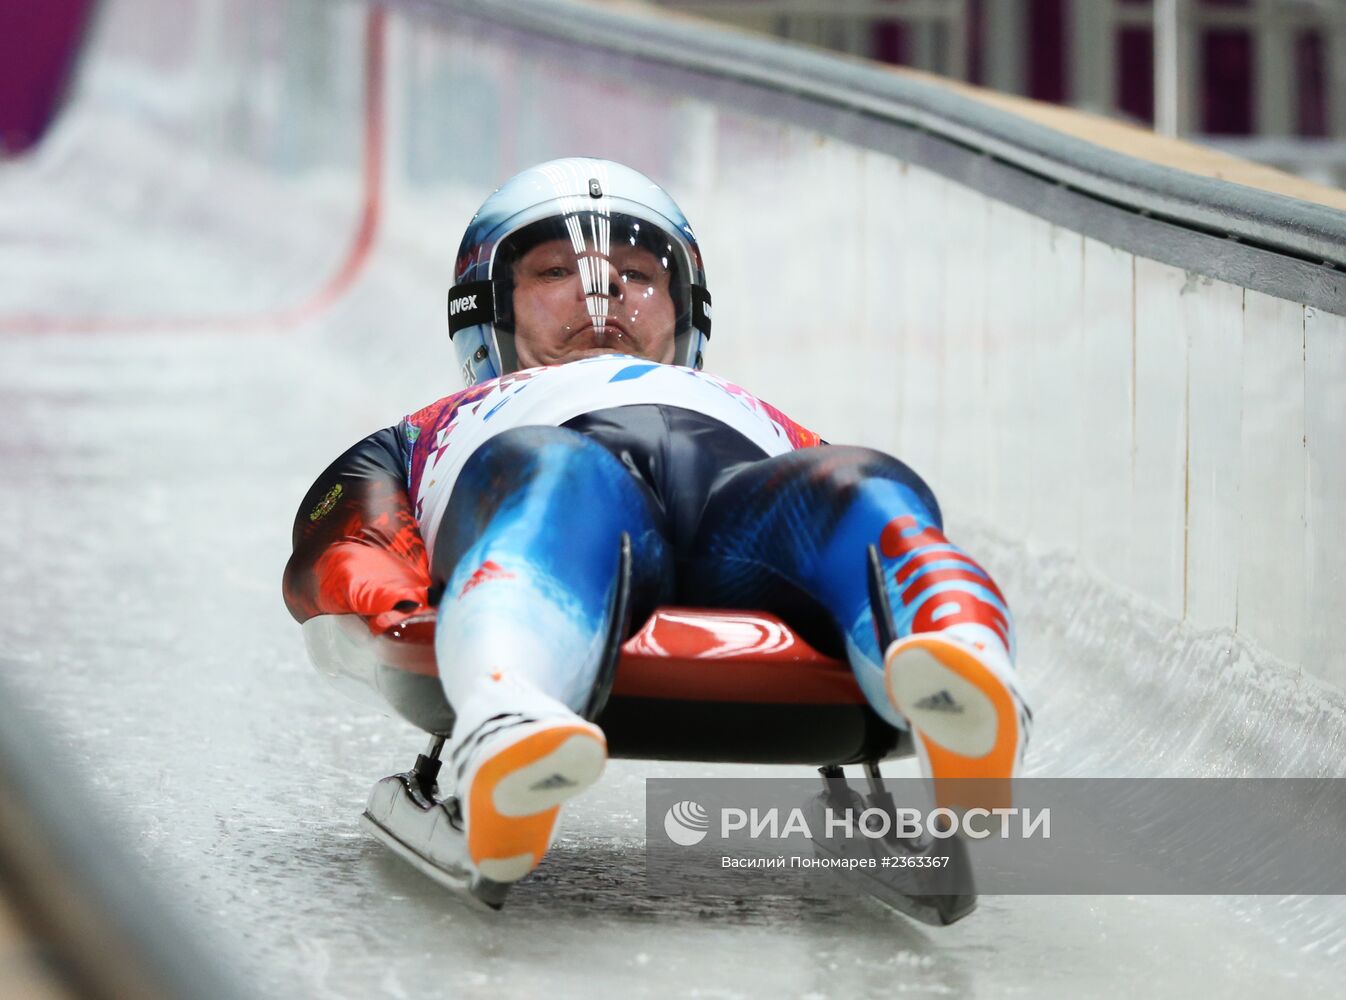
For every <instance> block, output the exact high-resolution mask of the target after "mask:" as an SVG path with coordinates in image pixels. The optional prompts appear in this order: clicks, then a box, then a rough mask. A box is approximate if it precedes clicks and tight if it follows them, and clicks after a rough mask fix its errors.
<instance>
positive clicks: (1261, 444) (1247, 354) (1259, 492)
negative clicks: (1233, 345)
mask: <svg viewBox="0 0 1346 1000" xmlns="http://www.w3.org/2000/svg"><path fill="white" fill-rule="evenodd" d="M1306 471H1307V468H1306V459H1305V450H1304V307H1303V306H1302V305H1300V304H1299V303H1297V302H1287V301H1285V300H1283V299H1275V298H1272V297H1271V296H1269V295H1263V294H1261V293H1260V292H1253V291H1248V292H1247V293H1246V295H1245V298H1244V321H1243V482H1242V489H1241V491H1240V497H1241V501H1242V503H1241V507H1242V530H1241V538H1242V546H1241V550H1240V553H1239V592H1238V629H1239V631H1240V632H1243V633H1245V634H1246V635H1248V636H1249V637H1250V638H1251V639H1252V640H1253V641H1254V642H1256V643H1258V644H1259V645H1260V646H1262V647H1263V648H1264V649H1266V650H1268V651H1269V652H1271V653H1272V654H1274V655H1276V656H1278V657H1281V658H1282V659H1285V660H1287V661H1288V662H1290V663H1299V662H1300V660H1301V657H1302V656H1303V652H1304V643H1303V635H1304V589H1305V588H1304V571H1305V565H1304V509H1305V503H1304V481H1305V473H1306Z"/></svg>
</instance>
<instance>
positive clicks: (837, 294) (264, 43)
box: [0, 0, 1346, 688]
mask: <svg viewBox="0 0 1346 1000" xmlns="http://www.w3.org/2000/svg"><path fill="white" fill-rule="evenodd" d="M372 11H374V8H367V7H364V6H363V5H359V4H355V3H344V4H343V3H336V4H333V3H318V2H316V0H289V2H285V3H280V4H263V3H260V2H252V3H230V4H226V3H223V2H215V0H193V2H190V3H171V4H170V3H164V2H163V0H109V2H108V3H107V4H106V5H105V10H104V16H103V24H102V31H103V36H102V41H101V43H100V45H99V46H98V49H97V52H98V57H97V59H96V60H95V61H94V62H93V63H92V64H91V65H90V66H89V67H87V72H86V73H85V77H84V92H85V94H86V95H88V98H89V102H90V103H86V105H85V106H86V107H95V108H98V109H99V110H100V112H101V113H102V114H104V115H105V116H106V117H104V118H103V120H102V122H101V123H100V122H98V121H97V120H95V119H93V118H91V117H90V116H87V115H86V116H85V118H84V119H83V120H82V121H80V122H79V123H77V125H70V126H69V127H68V128H67V129H66V135H65V136H64V137H63V136H62V135H61V134H60V133H58V134H57V136H56V137H54V139H53V140H52V141H51V142H50V143H49V144H48V147H47V148H45V149H44V150H43V151H42V153H41V156H42V157H45V158H46V161H47V163H48V169H50V170H53V171H59V170H60V166H61V156H62V150H63V148H73V142H72V138H71V137H72V133H71V129H73V128H76V127H77V128H78V129H80V130H100V129H101V130H105V131H106V136H105V137H104V138H105V139H106V140H107V141H105V142H102V143H101V144H99V145H97V146H96V147H91V145H90V144H89V143H88V141H87V140H88V138H89V136H88V134H87V131H86V132H85V134H84V135H82V136H81V140H82V141H81V142H80V143H79V146H78V148H79V149H81V150H84V151H87V150H88V149H89V148H98V149H100V150H101V151H102V153H101V154H100V155H104V156H106V157H107V158H108V177H109V192H108V196H109V198H111V199H113V200H120V201H121V202H122V203H123V207H125V206H136V207H139V208H140V209H142V210H143V209H145V208H146V207H147V206H148V208H149V217H150V222H149V224H148V225H147V227H146V240H147V243H148V244H150V245H159V246H161V250H162V268H163V272H164V278H163V280H161V281H156V276H155V275H153V274H145V273H143V270H142V271H141V272H140V273H136V274H129V273H128V274H127V275H126V279H125V281H124V282H122V283H121V288H122V291H123V292H124V294H123V295H122V296H121V297H120V298H119V300H118V301H117V302H116V303H115V304H114V305H115V307H114V308H112V309H110V310H109V309H106V308H103V305H104V304H103V303H82V305H83V306H84V308H83V309H81V308H80V305H81V302H80V298H79V295H78V294H75V295H73V296H70V297H68V298H67V299H65V300H64V302H65V303H67V304H66V305H63V306H62V307H61V308H57V309H56V310H55V311H53V304H52V302H51V300H50V298H45V299H42V300H41V301H38V300H37V299H34V300H33V301H24V299H23V296H22V294H21V293H19V294H17V295H16V294H15V293H13V292H6V294H5V298H4V300H3V304H4V306H5V312H6V316H4V317H0V326H3V327H4V328H6V329H21V328H23V327H25V326H34V325H36V326H41V325H42V324H44V323H45V324H48V325H52V326H55V327H56V328H58V329H59V328H75V329H77V328H79V327H80V325H81V324H82V323H88V322H89V319H88V317H89V316H91V315H93V314H95V313H96V314H97V315H98V316H99V317H100V319H99V321H98V322H100V323H103V324H107V323H113V324H114V325H115V324H116V323H119V322H125V323H127V324H128V325H129V326H133V327H135V326H143V325H144V320H146V319H147V318H148V319H149V320H154V319H155V317H167V318H168V320H170V321H171V322H172V323H173V324H181V323H182V322H183V321H184V320H193V321H195V322H198V323H200V324H202V325H206V326H209V325H211V324H219V323H221V322H226V323H234V322H237V323H242V324H245V325H246V324H247V323H257V324H260V325H263V326H266V325H268V324H269V325H271V326H281V327H284V326H286V325H287V324H289V325H297V324H300V323H302V322H304V321H305V320H307V319H310V318H313V317H314V316H315V315H317V314H319V313H320V312H321V311H322V310H323V309H325V308H329V307H331V306H332V305H333V304H334V303H335V302H337V300H339V299H340V297H341V295H342V294H343V292H344V290H346V289H347V288H348V287H349V286H350V285H351V284H352V283H355V282H357V281H358V278H359V272H360V269H361V268H362V267H363V266H364V265H365V263H366V261H365V256H366V255H367V253H368V252H369V249H370V247H371V246H375V245H376V246H377V252H376V257H377V258H378V259H379V260H380V261H382V263H383V264H384V265H385V266H388V267H392V268H396V269H398V271H399V272H400V273H401V274H402V275H403V276H404V278H405V280H406V284H407V293H408V295H409V296H414V297H420V298H423V300H424V302H425V303H426V307H425V309H424V317H425V326H424V328H423V329H419V330H416V331H414V333H413V332H408V331H401V332H400V333H399V334H398V336H401V337H404V338H406V339H407V342H412V340H414V339H415V338H423V341H424V343H425V344H426V345H427V346H426V347H425V350H426V352H427V359H428V362H429V363H434V364H439V363H446V362H447V357H448V354H447V350H446V349H445V345H444V344H443V342H442V337H443V334H442V332H441V329H442V328H441V325H440V324H441V322H442V321H441V318H440V316H439V311H440V307H441V305H442V295H443V291H444V289H445V286H446V285H447V280H448V273H449V268H450V266H451V262H452V260H453V256H454V252H455V249H456V240H457V237H458V234H460V233H461V231H462V229H463V225H464V223H465V222H466V221H467V218H468V216H469V214H470V212H471V210H472V208H473V207H474V206H475V204H476V203H478V202H479V200H480V199H481V197H482V196H483V195H484V194H485V193H486V192H487V191H488V190H489V189H490V187H491V186H492V185H493V184H494V183H495V182H497V181H498V180H500V179H501V178H503V177H505V176H507V175H508V174H510V173H511V172H513V171H514V170H516V169H517V168H519V167H521V166H524V165H526V164H529V163H532V162H534V161H537V160H539V159H543V158H546V157H551V156H556V155H565V154H576V153H586V154H595V155H603V156H611V157H614V158H618V159H622V160H625V161H627V162H630V163H632V164H633V165H634V166H636V167H638V168H640V169H642V170H644V171H646V172H648V173H650V174H651V175H652V176H654V177H655V178H657V179H658V180H660V181H661V182H662V183H664V184H665V185H666V186H667V187H668V188H669V189H670V190H671V191H673V192H674V193H675V195H676V196H677V197H678V198H679V200H680V201H681V202H682V203H683V205H684V207H685V208H686V210H687V212H688V214H689V216H690V217H691V218H692V219H693V221H694V222H695V223H697V225H698V228H699V232H700V236H701V238H702V242H703V245H704V247H705V250H706V256H707V262H708V267H709V273H710V275H711V283H712V291H713V293H714V295H715V310H716V318H715V336H714V338H713V341H712V350H711V353H710V356H709V357H710V366H711V367H712V368H713V369H715V370H716V371H719V372H721V373H723V374H725V375H727V376H729V377H731V378H735V379H737V380H740V381H742V382H744V383H745V384H747V385H749V386H752V387H753V388H754V389H755V390H757V391H759V392H761V393H762V394H763V395H765V396H767V397H768V398H770V399H771V400H772V401H773V402H775V403H777V404H778V405H781V406H782V407H784V408H785V409H787V410H788V411H790V412H792V413H797V414H798V415H799V416H800V418H801V419H803V420H805V421H806V422H809V423H811V424H812V425H813V426H815V427H816V429H817V430H819V431H820V432H821V433H822V434H823V435H824V436H825V437H827V438H829V439H831V440H837V441H857V442H861V443H867V444H873V445H875V446H879V447H883V448H886V449H889V450H891V451H893V452H895V453H897V454H899V455H901V456H902V457H903V458H904V459H906V460H907V461H908V462H910V463H911V464H912V465H913V466H914V467H915V468H917V469H918V470H919V471H920V472H921V473H922V474H923V475H925V476H926V477H927V478H928V479H929V480H930V481H931V483H932V484H933V486H934V487H935V489H936V490H937V492H938V493H939V494H940V496H941V497H942V498H944V499H945V502H946V506H947V508H948V511H949V513H950V514H951V515H952V516H953V517H954V518H955V519H965V520H967V521H969V522H975V523H976V524H978V525H981V526H982V527H983V528H984V529H985V530H986V531H987V532H989V533H991V534H993V535H994V536H996V537H999V538H1003V539H1007V540H1009V541H1011V542H1014V543H1021V544H1022V546H1023V547H1024V549H1025V550H1026V551H1027V552H1028V553H1029V554H1030V555H1032V556H1033V557H1035V558H1046V559H1055V558H1057V557H1064V558H1065V559H1067V560H1068V561H1069V562H1070V564H1071V565H1072V566H1075V567H1078V568H1079V570H1080V571H1081V572H1083V573H1085V574H1087V575H1088V576H1089V577H1090V579H1096V580H1099V581H1103V582H1105V583H1106V584H1108V585H1110V586H1112V587H1115V588H1117V592H1118V593H1119V594H1124V595H1129V598H1128V599H1135V600H1137V601H1139V602H1140V605H1141V606H1142V607H1144V608H1147V609H1149V610H1150V611H1152V612H1153V613H1154V614H1155V615H1156V616H1158V620H1162V621H1167V622H1171V623H1184V624H1185V625H1186V626H1188V627H1190V629H1192V630H1195V631H1196V632H1205V633H1209V634H1210V635H1212V636H1216V637H1217V638H1218V637H1219V636H1225V637H1227V639H1228V644H1233V643H1236V642H1237V643H1246V644H1248V645H1249V646H1250V648H1254V649H1257V650H1260V651H1261V652H1262V653H1265V654H1268V655H1270V656H1271V657H1274V658H1275V659H1277V660H1279V661H1281V663H1282V664H1283V665H1288V666H1289V667H1290V668H1291V669H1302V670H1303V671H1304V672H1305V673H1308V674H1311V675H1313V676H1315V677H1317V678H1319V679H1320V680H1323V681H1326V682H1328V683H1330V684H1331V685H1334V686H1336V687H1338V688H1340V687H1343V686H1346V658H1344V657H1343V655H1342V654H1341V652H1340V647H1339V644H1338V643H1337V642H1336V641H1335V638H1334V636H1333V634H1332V625H1333V624H1334V623H1335V622H1336V621H1337V620H1339V619H1340V617H1341V615H1342V613H1343V611H1346V598H1344V597H1343V585H1344V584H1346V549H1344V548H1343V547H1342V546H1341V544H1340V542H1339V540H1340V539H1341V538H1342V537H1343V536H1346V459H1344V458H1343V456H1346V406H1343V405H1342V403H1341V398H1342V394H1343V390H1346V318H1343V317H1344V316H1346V274H1343V272H1342V271H1341V270H1340V266H1341V265H1343V264H1346V241H1344V240H1343V237H1344V236H1346V213H1342V212H1341V211H1339V210H1337V209H1333V208H1327V207H1324V206H1321V205H1313V204H1310V203H1307V202H1303V201H1294V200H1292V199H1289V198H1285V197H1281V196H1278V195H1274V194H1269V193H1265V192H1260V191H1256V190H1253V189H1250V188H1241V187H1238V186H1237V185H1232V184H1226V183H1222V182H1219V181H1214V180H1209V179H1206V178H1198V177H1193V176H1190V175H1185V174H1182V173H1180V172H1178V171H1174V170H1171V169H1168V168H1165V167H1161V166H1156V165H1154V164H1151V163H1147V162H1145V161H1142V160H1136V159H1130V158H1128V157H1125V156H1122V155H1120V154H1117V153H1113V152H1108V151H1106V150H1103V149H1101V148H1100V147H1097V146H1092V145H1090V144H1088V143H1086V142H1082V141H1080V140H1078V139H1073V138H1071V137H1068V136H1062V135H1060V134H1058V133H1054V132H1051V131H1050V130H1048V129H1046V128H1042V127H1040V126H1037V125H1033V124H1031V123H1029V122H1027V121H1024V120H1019V119H1016V118H1014V116H1012V115H1008V114H1006V113H1004V112H1003V111H998V110H994V109H992V108H990V107H989V106H986V105H983V104H981V103H979V102H978V101H976V100H975V99H972V98H969V97H967V96H965V95H962V94H960V93H956V92H954V91H952V90H947V89H945V88H943V87H941V86H939V85H938V84H936V83H931V82H930V81H927V80H921V79H915V78H908V77H905V76H899V75H895V74H891V73H886V72H883V71H880V70H878V69H874V68H869V67H865V66H862V65H858V64H853V63H848V62H844V61H841V60H836V59H832V58H830V57H827V56H824V55H821V54H817V53H809V52H802V51H795V50H791V49H787V48H784V47H781V46H778V45H775V44H772V43H768V42H765V41H760V40H757V39H753V38H750V37H747V36H737V35H734V34H731V33H727V32H722V31H716V30H715V29H712V28H709V27H706V26H703V25H699V24H697V25H691V24H688V23H685V22H681V21H678V20H672V19H663V18H656V17H653V16H651V15H648V14H645V13H642V12H640V11H639V10H633V9H631V8H626V7H612V6H599V7H583V8H580V7H572V6H571V5H569V4H562V3H559V2H558V3H546V2H511V3H503V2H500V3H496V2H486V3H481V2H478V3H465V2H455V0H395V2H392V3H390V4H389V5H388V7H387V17H386V24H385V22H384V19H383V18H382V17H380V16H378V15H377V14H374V13H372ZM378 32H386V37H382V38H376V37H375V35H376V34H377V33H378ZM375 42H377V48H376V49H375V48H373V47H372V46H374V44H375ZM378 53H381V54H382V61H381V62H377V63H372V62H371V60H373V59H375V58H376V56H377V54H378ZM371 67H372V69H371ZM374 71H376V72H374ZM147 81H153V85H152V86H148V85H142V84H145V83H146V82H147ZM63 141H64V142H65V144H66V145H64V146H63ZM127 143H134V144H140V145H142V146H143V145H145V144H149V145H154V144H162V145H163V147H164V149H165V150H167V151H171V152H173V153H174V154H175V156H173V157H169V158H167V159H166V161H165V163H166V165H165V166H164V168H163V175H162V176H161V177H158V178H155V179H154V183H153V184H152V185H148V186H147V185H142V186H140V187H137V188H134V189H126V190H122V189H119V188H118V185H117V178H118V177H119V176H121V175H120V174H119V173H118V170H117V156H118V151H119V150H123V149H125V148H126V144H127ZM183 151H186V153H185V157H184V155H183ZM219 154H224V155H223V158H222V159H221V157H220V155H219ZM371 156H372V157H373V159H372V160H371V159H370V157H371ZM380 168H381V172H380ZM140 176H142V177H143V173H142V174H141V175H140ZM315 179H317V181H318V183H317V187H316V191H317V194H315V185H314V183H313V181H314V180H315ZM301 181H302V182H304V183H303V192H302V195H301V194H300V193H299V187H300V183H299V182H301ZM220 185H224V186H225V187H224V188H223V189H222V188H220V187H219V186H220ZM221 190H225V191H227V193H228V197H212V192H217V193H218V192H219V191H221ZM291 200H298V201H301V202H302V203H303V204H302V212H301V213H300V214H299V215H298V216H297V214H296V210H295V209H294V207H293V205H291V204H288V202H289V201H291ZM240 203H244V204H248V205H250V206H252V207H253V208H254V209H255V211H256V213H257V216H258V217H259V218H263V219H265V218H266V217H267V216H268V214H270V215H272V216H273V217H274V218H275V219H276V220H277V221H276V225H275V226H274V227H268V226H267V225H265V224H264V225H262V226H260V227H259V226H258V225H256V223H255V220H253V219H249V221H248V225H246V226H243V225H236V224H235V223H236V221H237V220H236V219H233V218H231V217H230V214H229V213H228V212H223V211H221V209H222V208H224V207H230V208H229V211H230V212H232V211H234V209H233V208H232V207H231V206H237V205H238V204H240ZM156 206H157V207H158V209H159V210H160V211H159V213H158V214H159V215H161V216H162V217H163V218H164V219H165V220H166V221H165V223H164V225H163V227H161V228H156V226H155V224H154V219H155V218H156V212H155V208H156ZM217 212H218V214H217ZM184 214H185V215H186V217H188V218H194V219H195V220H197V221H199V223H200V224H199V225H196V226H193V227H190V228H185V229H184V227H183V226H182V220H183V218H184ZM297 217H298V218H302V220H303V222H302V225H299V226H296V225H295V224H294V223H295V219H296V218H297ZM95 221H96V220H95ZM282 223H284V224H282ZM376 225H377V226H378V227H379V228H378V241H377V244H373V243H372V242H371V237H372V236H373V234H374V231H375V227H376ZM259 233H261V234H262V235H261V237H259V235H258V234H259ZM236 238H237V239H240V240H247V241H250V243H255V244H256V245H255V246H250V248H249V249H248V251H247V252H246V253H240V252H239V247H238V245H237V244H236V243H231V242H230V241H232V240H235V239H236ZM216 241H218V242H219V243H220V245H221V246H223V245H226V244H227V245H228V246H229V253H228V254H225V253H223V252H221V253H220V254H219V256H220V258H221V260H222V261H223V262H225V264H227V265H228V266H233V267H237V266H238V261H240V260H245V261H251V262H253V263H254V264H255V263H256V262H258V261H268V262H270V263H269V264H267V265H266V266H260V265H258V266H256V267H255V268H254V269H252V270H249V271H248V272H247V273H244V274H230V275H227V276H226V277H227V278H228V280H230V281H233V282H234V283H235V284H236V285H237V287H238V288H239V294H238V296H237V298H236V304H237V310H236V314H230V315H227V316H220V315H218V314H212V315H207V316H193V315H192V302H193V299H194V296H193V294H192V289H191V287H190V286H183V285H182V284H181V283H177V282H174V281H173V280H171V277H172V272H173V269H174V266H175V255H177V254H179V253H190V254H193V255H196V256H198V257H199V256H200V255H202V254H209V253H211V252H212V243H214V242H216ZM79 252H80V253H83V254H85V255H87V257H88V259H86V260H83V261H80V263H82V264H89V263H92V264H94V265H96V266H101V267H105V268H107V267H111V268H116V267H119V266H123V264H122V263H121V262H120V261H119V260H118V259H117V258H116V255H115V254H113V255H111V256H107V257H100V256H99V254H100V248H99V247H98V246H97V245H96V240H94V241H92V242H91V244H90V245H89V246H86V247H82V248H80V251H79ZM138 267H141V268H143V261H139V262H138ZM72 280H73V281H74V282H75V284H77V280H76V279H72ZM71 302H73V303H75V306H74V307H71V306H69V305H68V303H71ZM109 317H111V318H109ZM445 378H446V380H448V379H451V378H452V376H451V375H450V374H449V373H448V372H447V370H446V373H445ZM1028 575H1029V576H1031V574H1028Z"/></svg>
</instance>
